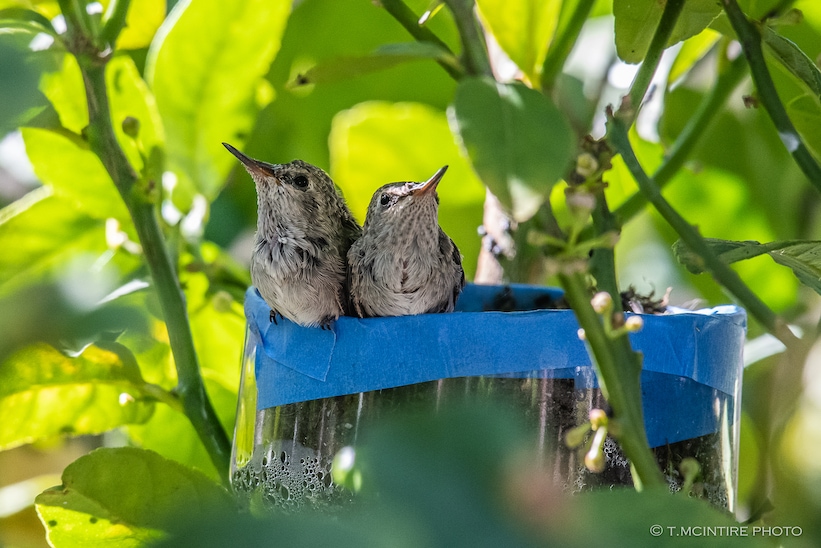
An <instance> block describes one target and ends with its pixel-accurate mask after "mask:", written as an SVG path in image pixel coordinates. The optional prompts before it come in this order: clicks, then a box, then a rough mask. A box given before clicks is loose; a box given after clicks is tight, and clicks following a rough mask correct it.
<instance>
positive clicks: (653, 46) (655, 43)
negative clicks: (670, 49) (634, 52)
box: [621, 0, 685, 123]
mask: <svg viewBox="0 0 821 548" xmlns="http://www.w3.org/2000/svg"><path fill="white" fill-rule="evenodd" d="M684 1H685V0H668V1H667V3H666V4H665V5H664V11H663V12H662V13H661V20H659V25H658V27H656V32H655V34H653V39H652V40H651V41H650V46H649V47H648V48H647V54H646V55H645V56H644V61H642V63H641V66H640V67H639V70H638V72H637V73H636V77H635V78H634V79H633V84H632V85H631V86H630V93H629V94H628V97H629V98H630V101H629V103H624V104H625V105H626V106H627V111H626V112H623V113H621V114H622V115H624V116H626V115H627V113H630V116H629V119H630V121H631V123H632V122H633V121H635V119H636V115H637V114H638V111H639V107H640V106H641V101H642V99H644V96H645V95H647V89H648V88H649V87H650V82H652V81H653V75H654V74H655V73H656V69H657V68H658V65H659V61H661V55H662V54H663V53H664V49H665V48H666V47H667V42H668V41H669V40H670V36H671V35H672V34H673V29H674V28H675V26H676V21H678V16H679V15H680V14H681V10H682V8H683V7H684Z"/></svg>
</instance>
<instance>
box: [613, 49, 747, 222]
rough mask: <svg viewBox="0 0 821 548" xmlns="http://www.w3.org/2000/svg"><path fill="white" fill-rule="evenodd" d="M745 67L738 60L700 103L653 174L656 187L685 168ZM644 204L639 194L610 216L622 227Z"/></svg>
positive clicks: (667, 181) (740, 59) (665, 182)
mask: <svg viewBox="0 0 821 548" xmlns="http://www.w3.org/2000/svg"><path fill="white" fill-rule="evenodd" d="M746 66H747V65H746V63H745V62H744V60H743V58H742V57H737V58H736V59H735V60H734V61H733V62H732V63H730V64H729V65H728V66H727V68H726V69H725V70H724V71H723V72H722V73H721V74H720V75H719V76H718V78H717V79H716V83H715V85H714V86H713V88H712V89H711V90H710V92H709V93H708V94H707V95H706V96H705V97H704V99H703V100H702V101H701V103H700V104H699V106H698V108H697V109H696V111H695V113H693V116H692V118H690V119H689V120H688V121H687V125H685V126H684V129H683V130H682V131H681V133H680V134H679V136H678V138H676V141H675V143H673V146H672V147H671V148H670V152H669V153H668V154H667V156H666V157H665V159H664V162H663V163H662V164H661V167H659V169H658V171H656V172H655V173H654V174H653V183H654V184H655V185H656V186H658V187H659V188H663V187H664V186H665V185H666V184H667V183H669V182H670V181H671V180H672V178H673V177H674V176H675V174H676V173H677V172H678V170H679V169H680V168H681V166H683V165H684V162H685V161H686V160H687V158H688V157H689V156H690V153H691V152H692V150H693V148H694V147H695V145H696V143H697V142H698V140H699V139H700V138H701V137H702V136H703V135H704V133H705V131H706V130H707V127H708V126H709V125H710V123H711V122H712V121H713V119H714V118H715V117H716V115H717V114H718V112H719V110H720V109H721V107H722V106H723V105H724V103H725V102H726V101H727V98H728V97H729V96H730V94H731V93H732V92H733V90H734V89H735V88H736V87H737V86H738V84H739V83H740V82H741V80H742V79H743V78H744V75H745V74H746V72H747V71H746V70H745V69H746ZM646 204H647V196H646V195H645V194H644V193H642V192H640V191H639V192H636V193H635V194H634V195H633V196H631V197H630V198H629V199H627V201H625V202H624V203H623V204H622V205H621V206H619V207H618V208H616V210H615V211H614V212H613V214H614V215H615V216H616V217H617V218H618V219H619V222H620V223H621V224H624V223H626V222H627V221H629V220H630V219H632V218H633V217H634V216H635V215H636V214H637V213H639V212H640V211H641V210H642V209H643V208H644V206H645V205H646Z"/></svg>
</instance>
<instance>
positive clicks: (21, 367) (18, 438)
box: [0, 344, 154, 449]
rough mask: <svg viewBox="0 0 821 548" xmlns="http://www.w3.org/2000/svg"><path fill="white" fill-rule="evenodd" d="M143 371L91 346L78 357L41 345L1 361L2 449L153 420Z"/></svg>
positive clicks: (0, 443) (0, 432) (0, 434)
mask: <svg viewBox="0 0 821 548" xmlns="http://www.w3.org/2000/svg"><path fill="white" fill-rule="evenodd" d="M141 385H142V381H141V379H140V376H139V371H137V370H136V369H135V368H132V367H129V366H128V365H127V364H126V363H124V362H123V361H122V360H120V358H119V357H118V356H117V354H115V353H114V352H110V351H106V350H103V349H101V348H97V347H94V346H91V347H89V348H87V349H86V350H85V352H83V354H82V355H80V356H79V357H77V358H69V357H67V356H65V355H63V354H61V353H60V352H58V351H57V350H55V349H54V348H52V347H50V346H48V345H45V344H38V345H35V346H31V347H28V348H25V349H23V350H20V351H18V352H16V353H15V354H13V355H12V356H10V357H9V358H8V359H7V360H6V361H5V362H3V363H0V416H2V417H3V420H2V421H0V449H8V448H10V447H15V446H17V445H22V444H24V443H30V442H33V441H36V440H39V439H43V438H49V437H52V436H56V435H60V434H72V435H78V434H99V433H101V432H105V431H106V430H110V429H112V428H116V427H117V426H120V425H123V424H129V423H139V422H144V421H146V420H148V418H149V417H150V416H151V412H152V411H153V407H154V406H153V404H152V403H147V402H145V401H142V400H141V398H140V394H141V392H140V386H141Z"/></svg>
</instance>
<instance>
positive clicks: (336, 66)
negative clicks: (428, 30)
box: [288, 42, 459, 87]
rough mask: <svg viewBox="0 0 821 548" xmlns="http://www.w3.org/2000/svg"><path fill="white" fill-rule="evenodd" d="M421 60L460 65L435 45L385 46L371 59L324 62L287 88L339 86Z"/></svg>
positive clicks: (403, 44) (359, 57)
mask: <svg viewBox="0 0 821 548" xmlns="http://www.w3.org/2000/svg"><path fill="white" fill-rule="evenodd" d="M421 59H432V60H435V61H441V62H443V63H447V64H448V65H451V66H453V67H458V66H459V61H458V60H457V59H456V58H455V57H454V56H453V55H452V54H451V53H449V52H448V51H446V50H444V49H442V48H440V47H439V46H437V45H435V44H430V43H427V42H403V43H400V44H385V45H383V46H381V47H379V48H378V49H377V50H376V51H374V52H373V53H372V54H370V55H362V56H347V57H336V58H333V59H329V60H327V61H321V62H320V63H318V64H316V65H314V66H313V67H311V68H310V69H308V71H307V72H305V74H299V75H297V77H296V78H295V79H294V80H293V81H292V82H291V83H289V84H288V86H289V87H298V86H304V85H310V84H327V83H329V82H338V81H340V80H346V79H348V78H356V77H357V76H361V75H363V74H370V73H372V72H378V71H381V70H386V69H389V68H391V67H395V66H396V65H399V64H402V63H407V62H409V61H418V60H421Z"/></svg>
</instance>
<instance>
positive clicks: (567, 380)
mask: <svg viewBox="0 0 821 548" xmlns="http://www.w3.org/2000/svg"><path fill="white" fill-rule="evenodd" d="M497 290H498V291H500V292H501V291H505V290H506V289H503V288H497ZM249 293H250V292H249ZM732 310H735V311H736V312H735V313H736V321H735V325H736V327H738V324H739V322H738V321H737V320H738V318H737V316H738V312H737V309H732ZM551 312H561V313H562V314H572V313H571V312H570V311H551ZM457 315H458V314H455V315H454V320H457V318H456V316H457ZM686 315H687V316H693V315H692V314H686ZM741 317H742V319H743V312H742V313H741ZM503 319H504V318H503ZM377 321H378V319H377ZM545 321H554V318H553V317H546V318H545ZM699 321H700V320H699ZM679 322H680V320H679ZM650 323H652V322H646V327H645V329H648V328H649V329H652V326H651V325H647V324H650ZM685 323H686V322H685ZM741 323H742V324H743V322H741ZM674 331H675V330H674ZM738 331H739V330H738V329H735V330H733V331H732V333H733V336H734V337H735V338H736V339H737V338H738ZM740 332H741V340H742V341H743V325H742V326H741V327H740ZM667 333H668V332H667V331H664V332H662V333H661V334H659V335H658V336H657V335H654V334H653V333H649V336H646V337H645V338H644V339H641V341H639V342H640V343H641V342H642V341H648V342H647V343H645V345H646V346H652V347H653V348H655V347H656V346H664V345H663V344H653V343H654V342H655V343H658V340H659V337H661V338H664V337H669V334H667ZM523 336H525V337H527V336H528V335H527V334H526V333H524V334H523ZM688 336H690V335H688ZM719 339H720V338H719ZM710 341H712V342H710ZM710 341H708V342H706V343H705V344H706V345H707V346H710V345H712V346H714V347H715V348H712V349H711V351H712V352H725V353H726V354H727V355H726V356H723V357H722V359H720V360H717V362H716V363H718V365H719V366H721V367H725V368H730V369H732V371H729V372H727V375H728V376H729V377H730V379H729V380H728V379H723V380H722V382H724V383H725V385H726V386H731V387H732V388H731V389H726V388H725V389H724V390H723V391H722V390H719V389H716V388H715V387H712V386H709V385H707V384H703V383H702V382H697V381H696V380H694V379H692V378H688V377H687V376H679V375H672V374H669V373H664V372H659V371H653V370H652V369H653V367H652V360H662V359H669V358H665V357H664V356H661V355H659V356H656V355H654V351H653V350H649V349H645V371H643V374H642V389H643V398H644V412H645V422H646V423H647V424H648V436H649V437H650V441H651V445H655V447H654V448H653V451H654V453H655V455H656V458H657V460H658V462H659V465H660V468H661V469H662V471H664V474H665V476H666V478H667V481H668V483H669V485H670V489H671V490H674V491H675V490H678V489H680V488H681V484H682V481H683V478H682V476H681V474H680V472H679V464H680V462H681V460H682V459H684V458H686V457H693V458H695V459H696V460H697V461H698V462H699V464H700V465H701V474H700V477H699V479H698V481H697V482H696V485H695V486H694V491H696V493H697V494H699V495H700V496H702V497H703V498H706V499H707V500H709V501H710V502H711V503H712V504H714V505H715V506H717V507H720V508H724V509H727V510H729V511H733V510H734V506H735V499H736V492H735V486H736V485H737V463H738V434H739V433H738V423H739V417H738V413H739V403H740V400H739V396H740V394H739V390H740V363H741V355H740V347H739V344H740V343H739V342H738V340H734V341H733V342H732V344H728V345H726V346H722V345H721V344H720V341H719V342H716V341H714V340H712V339H711V340H710ZM575 342H577V341H575ZM363 344H365V343H364V342H363ZM474 344H476V343H474ZM705 344H702V346H705ZM637 346H638V347H639V348H640V349H641V344H638V345H637ZM671 349H672V350H675V349H676V344H675V341H673V342H672V344H671ZM701 350H703V349H701ZM261 353H262V354H265V353H266V346H265V344H264V343H263V341H262V340H261V336H260V335H259V332H258V330H255V329H251V328H249V329H248V331H247V337H246V343H245V349H244V352H243V358H242V381H241V386H240V396H239V404H238V413H237V419H236V428H235V435H234V447H233V455H232V457H233V458H232V470H231V481H232V485H233V487H234V489H235V491H236V492H237V493H238V494H239V495H240V496H241V497H242V498H245V499H246V500H248V501H250V500H251V499H256V500H257V501H258V502H259V503H261V504H262V505H263V506H265V507H270V508H277V509H280V510H286V511H288V510H295V509H299V508H302V507H305V506H312V507H315V506H327V505H335V504H338V503H340V502H342V501H345V500H349V499H351V498H352V496H353V495H352V494H351V493H350V492H348V491H346V490H345V489H344V488H341V487H339V486H337V485H336V484H335V483H334V481H333V479H332V474H331V466H332V462H333V459H334V456H335V455H336V454H337V452H338V451H339V450H340V449H342V448H343V447H347V446H352V447H356V445H357V438H358V435H359V433H360V430H361V425H362V424H363V423H365V422H370V421H374V420H378V419H379V417H380V416H383V415H385V414H388V413H391V412H394V411H406V410H410V409H427V410H431V411H434V412H435V411H436V410H437V409H438V408H439V407H440V406H441V405H443V404H445V403H447V404H451V403H459V402H463V401H475V400H485V399H487V398H489V397H493V399H494V400H495V401H501V402H503V403H504V404H505V405H507V406H509V407H510V408H511V409H513V410H514V411H515V412H516V414H517V415H518V416H519V417H521V421H522V423H523V425H524V426H525V427H526V428H528V429H529V430H530V431H531V432H532V433H533V434H534V437H533V439H534V440H535V441H534V448H533V450H534V452H535V453H536V454H537V455H539V456H543V457H547V458H546V461H547V462H548V463H550V464H549V465H550V466H552V467H553V477H554V478H557V482H558V483H559V484H560V485H561V486H562V488H563V489H564V490H565V491H566V492H571V493H576V492H581V491H586V490H591V489H596V488H603V487H609V486H616V485H632V477H631V474H630V467H629V463H628V461H627V460H626V459H625V458H624V456H623V454H622V452H621V449H620V448H619V446H618V444H617V443H616V442H615V441H614V440H612V439H610V438H608V439H607V441H606V443H605V448H604V453H605V459H606V465H605V469H604V471H603V472H602V473H592V472H590V471H588V470H587V469H586V468H585V466H584V462H583V450H581V449H578V448H577V449H571V448H568V447H567V446H566V445H565V443H564V436H565V434H566V432H567V431H568V430H569V429H572V428H574V427H575V426H577V425H579V424H581V423H584V422H585V421H587V420H588V414H589V412H590V410H591V409H595V408H604V409H606V408H607V404H606V402H605V400H604V398H603V396H602V394H601V390H600V389H599V388H598V386H597V383H596V379H595V373H594V371H593V368H592V367H591V366H590V365H589V363H585V364H583V365H575V366H572V365H570V364H567V363H565V364H562V366H561V367H555V368H540V369H534V370H530V371H518V372H510V373H494V374H492V375H475V376H462V377H453V378H441V379H436V380H430V381H425V382H418V383H412V384H404V385H401V386H395V387H389V388H381V389H378V390H368V391H362V392H355V393H349V394H343V395H337V396H331V397H320V398H312V399H307V400H306V401H296V402H290V403H286V404H282V405H275V406H271V407H267V408H259V405H258V401H259V399H258V386H257V375H258V374H259V371H258V368H260V367H263V366H262V365H261V363H262V362H263V361H264V360H265V359H267V358H265V357H264V356H262V354H261ZM735 353H737V354H738V356H735ZM648 361H650V363H649V365H648ZM521 365H522V364H521V363H519V364H518V365H513V366H511V368H512V369H520V368H521ZM705 365H707V364H700V366H701V367H702V369H703V368H704V366H705ZM665 366H666V365H665ZM659 368H661V369H664V367H659ZM659 368H656V369H659ZM691 369H692V368H691ZM727 375H725V376H727ZM732 377H735V381H732ZM699 380H702V381H703V379H699ZM728 392H729V393H728ZM668 440H675V441H672V442H670V441H668Z"/></svg>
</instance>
